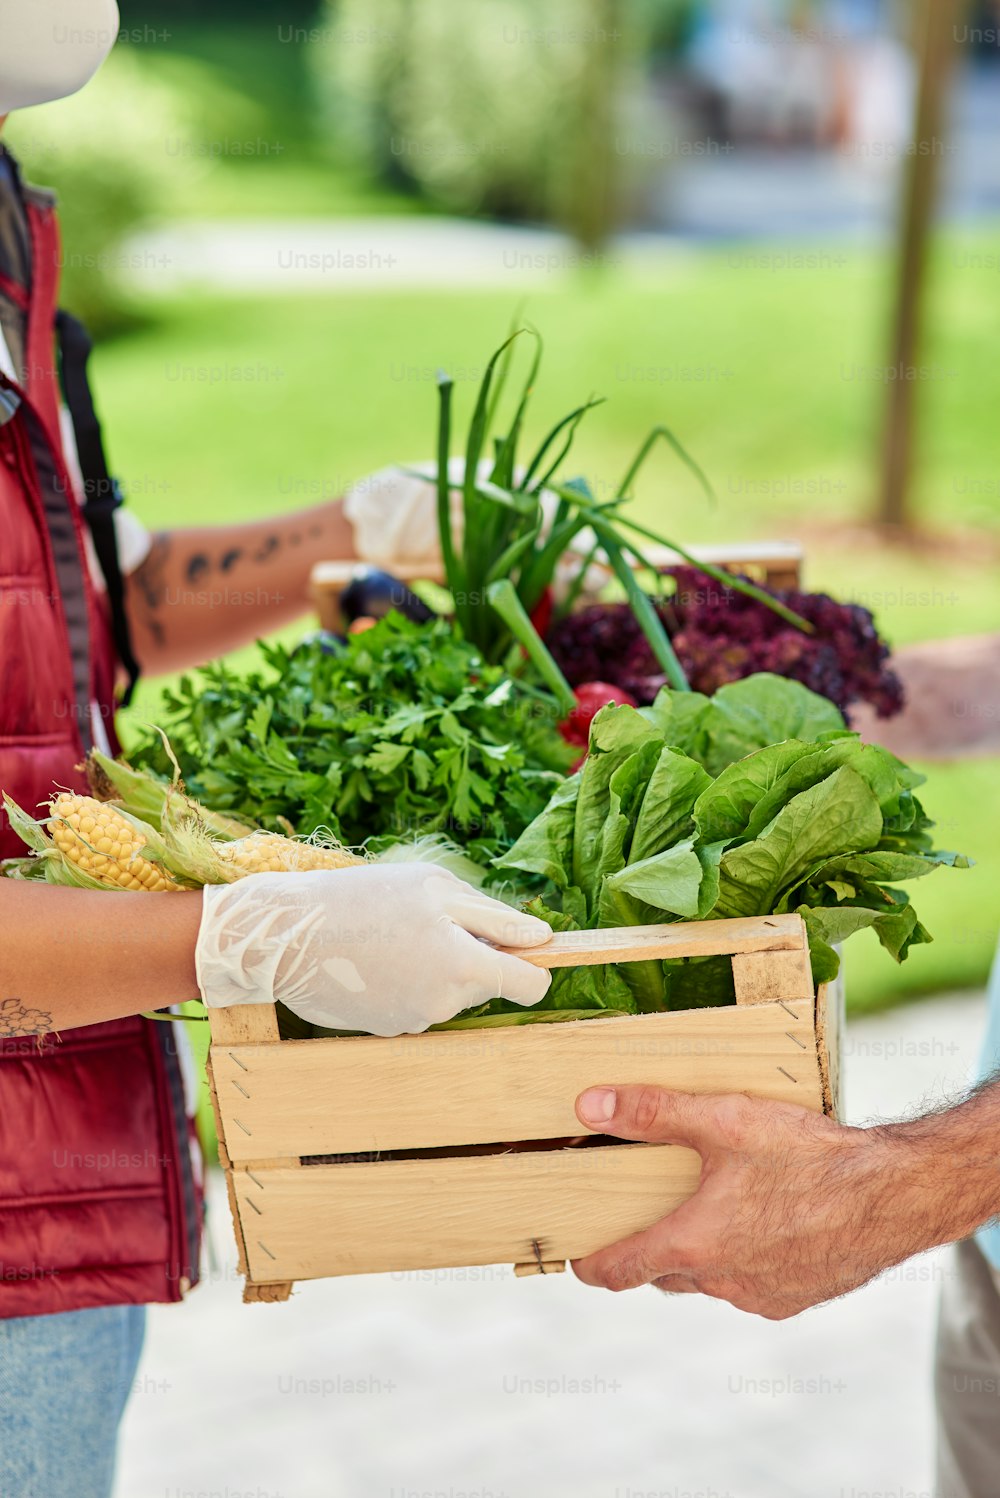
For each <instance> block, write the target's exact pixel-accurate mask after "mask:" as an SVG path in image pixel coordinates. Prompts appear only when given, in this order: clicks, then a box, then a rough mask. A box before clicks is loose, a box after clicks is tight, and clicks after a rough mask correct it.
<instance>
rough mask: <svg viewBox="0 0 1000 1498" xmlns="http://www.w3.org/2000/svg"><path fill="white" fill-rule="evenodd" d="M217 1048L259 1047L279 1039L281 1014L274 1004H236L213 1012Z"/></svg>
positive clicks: (211, 1019) (210, 1015)
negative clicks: (231, 1046)
mask: <svg viewBox="0 0 1000 1498" xmlns="http://www.w3.org/2000/svg"><path fill="white" fill-rule="evenodd" d="M208 1023H209V1029H210V1030H211V1033H212V1044H213V1045H256V1044H264V1043H265V1042H266V1041H271V1040H277V1039H278V1015H277V1011H276V1010H275V1007H274V1005H273V1004H232V1005H230V1007H229V1008H228V1009H209V1011H208Z"/></svg>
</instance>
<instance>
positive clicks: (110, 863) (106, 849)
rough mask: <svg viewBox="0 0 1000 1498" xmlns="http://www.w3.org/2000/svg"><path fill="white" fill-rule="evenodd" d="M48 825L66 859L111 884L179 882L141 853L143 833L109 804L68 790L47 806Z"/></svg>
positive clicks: (153, 886) (144, 886) (155, 887)
mask: <svg viewBox="0 0 1000 1498" xmlns="http://www.w3.org/2000/svg"><path fill="white" fill-rule="evenodd" d="M48 830H49V833H50V834H51V837H52V841H53V842H54V843H55V845H56V847H57V848H58V849H59V852H60V853H61V854H62V856H63V858H64V859H66V860H67V862H69V863H71V864H74V865H75V866H76V867H77V868H78V869H80V870H81V871H82V872H83V873H85V874H89V876H90V877H91V879H96V880H97V882H98V883H99V884H106V885H107V886H108V887H109V888H111V889H130V890H148V891H150V892H151V893H160V892H161V891H163V890H174V889H179V888H180V886H179V885H178V884H177V883H176V882H175V881H174V880H173V879H172V878H171V877H170V875H169V874H168V873H167V872H166V870H165V869H163V868H161V867H160V866H159V864H156V863H153V862H152V861H151V860H150V859H148V858H145V857H144V856H143V852H142V850H143V848H144V847H145V846H146V838H145V837H144V836H143V834H142V833H141V832H140V831H139V830H138V828H136V827H135V826H134V825H133V824H132V823H131V822H128V821H126V820H125V818H124V817H123V816H121V815H120V814H119V813H118V812H117V811H116V810H115V808H114V807H113V806H110V805H108V804H107V803H105V802H103V801H95V800H94V798H93V797H92V796H77V795H73V794H72V793H70V792H68V791H64V792H62V793H61V794H60V795H58V796H56V798H55V799H54V800H53V802H52V804H51V807H50V816H49V823H48Z"/></svg>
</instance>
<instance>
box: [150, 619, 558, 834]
mask: <svg viewBox="0 0 1000 1498" xmlns="http://www.w3.org/2000/svg"><path fill="white" fill-rule="evenodd" d="M261 650H262V652H263V656H264V660H265V663H266V664H265V669H264V670H258V671H253V672H251V673H250V674H249V675H246V676H243V675H238V674H237V673H236V672H234V671H232V670H230V669H229V668H228V667H226V666H225V665H212V666H208V667H206V668H204V669H203V670H202V671H201V672H199V675H198V677H197V678H195V677H190V676H185V677H183V678H182V679H181V682H180V684H179V686H178V687H177V688H175V689H174V690H172V691H169V692H167V693H166V694H165V707H166V716H165V719H164V725H165V726H166V727H167V728H168V730H169V737H170V741H171V744H172V746H173V749H174V752H175V753H176V755H177V759H178V762H179V765H180V769H181V773H182V774H183V776H184V780H185V783H186V785H187V787H188V789H189V791H190V793H191V794H192V795H193V796H195V797H197V798H198V799H200V800H203V801H205V802H206V803H207V804H208V805H210V806H212V807H213V808H215V809H216V810H218V811H225V812H231V813H233V814H234V815H236V816H238V817H241V818H243V819H246V820H249V821H252V822H254V823H256V824H258V825H260V826H262V827H268V828H271V829H275V830H285V831H287V830H288V826H287V824H289V823H290V824H291V827H292V829H293V830H294V831H295V832H297V833H306V834H308V833H312V832H314V831H315V830H316V829H317V828H319V827H327V828H329V829H330V830H331V831H332V832H334V833H335V834H336V835H337V836H338V837H339V838H341V839H342V840H343V841H344V842H346V843H349V844H358V843H362V842H367V844H368V845H369V846H372V845H373V844H374V846H376V847H377V846H379V845H380V842H382V841H392V840H399V839H404V838H406V837H407V836H409V835H412V834H428V833H429V834H443V835H446V836H447V837H449V838H451V839H452V840H454V841H455V842H457V843H459V844H461V845H462V846H464V847H465V848H466V849H467V851H468V852H469V853H470V854H471V856H472V857H474V858H476V859H477V860H478V861H479V862H480V863H488V862H489V860H490V859H491V858H493V857H494V856H495V855H497V854H499V853H501V852H503V851H504V850H505V849H506V848H508V847H509V846H510V844H511V843H512V842H513V840H514V839H515V838H516V837H517V836H518V834H519V833H520V832H521V831H522V829H523V828H525V827H526V826H527V825H528V824H529V823H530V822H531V820H532V819H533V818H534V817H535V816H536V815H537V814H538V813H539V812H540V811H542V810H543V808H544V807H545V804H546V802H547V801H548V799H549V797H550V796H551V795H552V793H553V791H558V790H562V789H563V785H564V782H563V774H564V772H565V771H566V769H567V768H568V767H569V763H570V762H571V760H572V758H573V753H574V751H573V750H572V749H571V748H569V747H568V746H567V745H566V744H565V742H564V741H563V739H562V738H561V737H560V736H559V734H558V732H557V730H556V727H555V722H556V719H557V717H558V710H557V708H556V706H555V704H554V703H553V701H552V700H551V698H550V697H549V696H548V695H547V694H545V693H543V692H540V691H537V690H535V689H532V688H529V687H528V686H526V685H524V684H522V683H520V682H518V681H516V680H514V679H512V678H510V677H508V676H507V675H506V674H505V673H504V672H503V671H502V670H501V668H500V667H498V666H490V665H487V664H486V663H485V662H484V661H483V658H482V655H481V653H480V652H479V651H478V650H477V649H476V648H475V647H474V646H472V645H470V644H468V643H467V642H466V641H464V640H463V639H462V638H461V636H460V635H459V634H458V633H457V631H456V630H455V628H454V626H453V625H452V624H450V623H448V622H446V621H445V620H437V621H435V622H433V623H430V624H417V623H414V622H412V621H410V620H408V619H404V618H403V617H402V615H401V614H398V613H391V614H389V615H388V616H387V617H386V618H385V619H383V620H381V621H380V623H378V624H377V625H376V626H375V627H374V628H372V629H370V630H366V631H365V632H364V633H362V634H356V635H352V636H350V638H349V639H348V640H347V641H346V642H345V643H343V644H339V643H333V644H330V643H328V642H327V641H317V640H314V641H310V642H308V643H306V644H303V645H300V646H299V647H298V649H296V650H292V651H289V650H287V649H285V647H284V646H281V645H262V646H261ZM132 757H133V759H134V760H135V761H136V762H138V763H144V764H145V765H147V766H149V767H150V768H152V769H154V770H156V771H158V772H159V773H163V774H166V775H169V773H170V768H171V767H170V764H169V763H168V761H167V758H166V752H165V750H164V747H163V743H162V740H161V739H160V737H159V735H154V736H153V737H152V738H151V739H150V740H149V741H147V742H145V743H144V744H142V745H140V747H139V749H138V751H137V752H136V753H135V754H133V756H132Z"/></svg>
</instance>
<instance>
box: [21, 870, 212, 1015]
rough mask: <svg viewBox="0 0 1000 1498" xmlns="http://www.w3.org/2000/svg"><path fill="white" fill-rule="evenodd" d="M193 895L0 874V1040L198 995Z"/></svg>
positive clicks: (196, 898)
mask: <svg viewBox="0 0 1000 1498" xmlns="http://www.w3.org/2000/svg"><path fill="white" fill-rule="evenodd" d="M200 919H201V893H200V891H198V890H193V891H187V890H184V891H179V892H178V891H175V892H174V893H173V894H169V895H150V894H146V893H142V894H131V893H127V892H125V891H124V890H123V891H122V892H121V894H118V895H115V896H114V897H113V898H112V897H111V896H109V895H107V894H101V893H99V892H98V891H96V890H84V889H59V888H57V887H56V886H55V885H50V884H36V883H34V882H28V881H25V880H16V879H0V930H2V931H3V941H2V942H0V1044H2V1043H3V1041H4V1040H9V1039H11V1038H12V1037H18V1036H31V1035H45V1034H47V1033H48V1032H49V1031H53V1030H72V1029H74V1028H76V1027H77V1026H79V1025H92V1024H97V1023H98V1022H100V1021H101V1020H108V1019H120V1018H121V1017H122V1016H123V1015H126V1014H136V1013H138V1012H139V1011H141V1010H148V1009H160V1008H164V1007H166V1006H167V1005H168V1004H179V1003H182V1002H183V1001H184V1000H186V999H196V998H197V997H198V984H197V980H196V978H195V970H194V949H195V942H196V941H197V938H198V924H199V921H200Z"/></svg>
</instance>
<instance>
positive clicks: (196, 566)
mask: <svg viewBox="0 0 1000 1498" xmlns="http://www.w3.org/2000/svg"><path fill="white" fill-rule="evenodd" d="M208 568H209V561H208V557H207V556H206V555H205V553H204V552H203V551H196V552H195V554H194V556H193V557H191V558H189V560H188V564H187V566H186V567H185V569H184V576H185V577H186V578H187V580H188V582H189V583H197V582H200V581H201V579H202V577H203V576H204V575H205V573H206V572H207V571H208Z"/></svg>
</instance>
